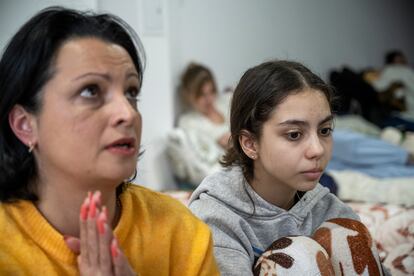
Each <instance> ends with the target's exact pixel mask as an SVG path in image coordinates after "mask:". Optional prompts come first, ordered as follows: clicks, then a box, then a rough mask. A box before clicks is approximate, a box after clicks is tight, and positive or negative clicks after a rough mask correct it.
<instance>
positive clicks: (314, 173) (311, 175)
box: [302, 170, 322, 181]
mask: <svg viewBox="0 0 414 276" xmlns="http://www.w3.org/2000/svg"><path fill="white" fill-rule="evenodd" d="M302 174H303V175H304V176H305V178H307V179H309V180H311V181H315V180H318V179H319V178H320V177H321V175H322V171H321V170H310V171H305V172H302Z"/></svg>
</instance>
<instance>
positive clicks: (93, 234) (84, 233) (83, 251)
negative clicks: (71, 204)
mask: <svg viewBox="0 0 414 276" xmlns="http://www.w3.org/2000/svg"><path fill="white" fill-rule="evenodd" d="M79 219H80V241H79V240H78V241H76V240H75V239H74V238H65V240H66V243H67V244H68V246H69V247H70V248H71V249H72V250H73V251H74V252H75V253H80V255H79V256H78V266H79V272H80V274H81V275H116V276H118V275H136V273H135V272H134V271H133V270H132V268H131V266H130V265H129V263H128V259H127V258H126V256H125V255H124V254H123V253H122V251H121V250H120V248H119V244H118V242H117V240H116V238H115V237H114V236H113V233H112V229H111V228H110V226H109V224H108V212H107V209H106V207H105V206H103V207H102V208H101V193H100V192H99V191H97V192H95V193H94V194H93V195H92V194H89V195H88V197H87V198H86V199H85V201H84V202H83V204H82V206H81V211H80V218H79ZM77 249H78V252H76V251H77ZM79 251H80V252H79Z"/></svg>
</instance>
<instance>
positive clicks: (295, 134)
mask: <svg viewBox="0 0 414 276" xmlns="http://www.w3.org/2000/svg"><path fill="white" fill-rule="evenodd" d="M301 135H302V134H301V133H300V132H297V131H296V132H289V133H288V134H287V138H288V139H289V140H291V141H297V140H299V139H300V137H301Z"/></svg>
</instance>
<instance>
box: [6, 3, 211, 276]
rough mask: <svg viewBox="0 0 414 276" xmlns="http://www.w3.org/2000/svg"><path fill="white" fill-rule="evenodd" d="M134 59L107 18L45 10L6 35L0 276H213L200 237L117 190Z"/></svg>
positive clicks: (152, 204) (135, 87)
mask: <svg viewBox="0 0 414 276" xmlns="http://www.w3.org/2000/svg"><path fill="white" fill-rule="evenodd" d="M143 61H144V52H143V49H142V46H141V44H140V41H139V38H138V37H137V36H136V34H135V33H134V32H133V30H132V29H131V28H130V27H129V26H128V25H127V24H126V23H125V22H123V21H122V20H121V19H120V18H117V17H115V16H113V15H108V14H100V15H96V14H93V13H84V12H79V11H75V10H69V9H65V8H60V7H52V8H48V9H45V10H43V11H41V12H39V13H38V14H37V15H35V16H34V17H33V18H31V19H30V20H29V21H28V22H27V23H26V24H25V25H24V26H23V27H21V28H20V30H19V31H18V32H17V33H16V34H15V35H14V36H13V38H12V39H11V41H10V43H9V44H8V46H7V47H6V49H5V51H4V54H3V56H2V59H1V61H0V93H1V94H0V123H1V129H0V228H1V229H2V231H1V234H0V274H2V275H3V274H5V275H6V274H7V275H21V274H34V275H76V274H81V275H136V273H139V274H140V275H196V274H197V275H199V274H203V275H212V274H217V271H216V265H215V261H214V258H213V256H212V243H211V234H210V231H209V229H208V227H207V226H206V225H205V224H204V223H202V222H201V221H199V220H198V219H197V218H195V217H194V216H193V215H192V214H191V213H190V212H189V211H188V210H186V208H185V207H184V206H182V205H181V204H180V203H179V202H178V201H175V200H173V199H171V198H170V197H168V196H165V195H162V194H160V193H156V192H152V191H150V190H148V189H145V188H143V187H140V186H135V185H131V184H129V182H128V180H127V179H128V178H130V177H131V175H133V174H134V171H135V169H136V162H137V158H138V156H139V152H140V139H141V126H142V121H141V115H140V113H139V109H138V106H137V97H138V96H139V92H140V88H141V85H142V77H143ZM91 191H95V192H93V193H92V192H91ZM85 197H86V198H85ZM112 229H113V230H112Z"/></svg>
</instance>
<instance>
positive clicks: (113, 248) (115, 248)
mask: <svg viewBox="0 0 414 276" xmlns="http://www.w3.org/2000/svg"><path fill="white" fill-rule="evenodd" d="M111 254H112V257H113V258H116V257H118V243H117V242H116V239H115V238H113V239H112V243H111Z"/></svg>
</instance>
